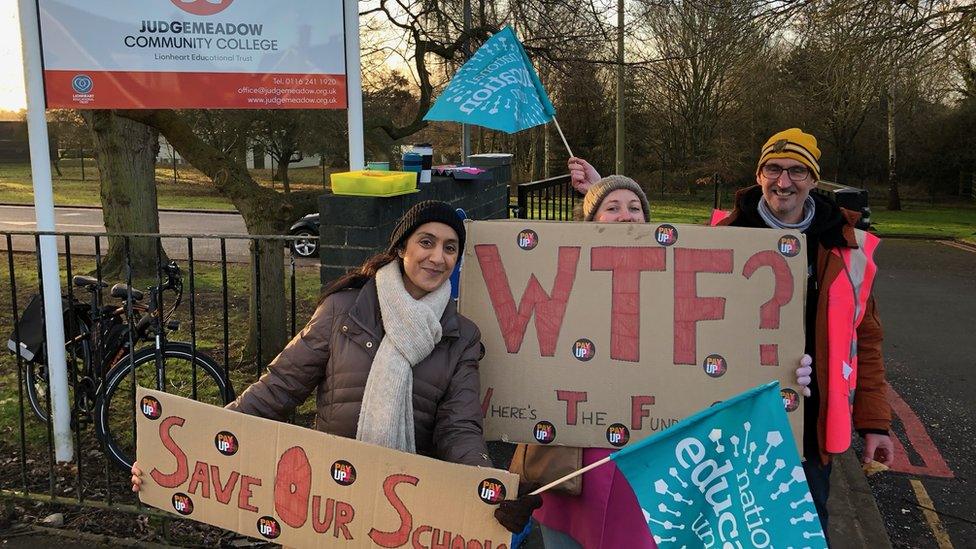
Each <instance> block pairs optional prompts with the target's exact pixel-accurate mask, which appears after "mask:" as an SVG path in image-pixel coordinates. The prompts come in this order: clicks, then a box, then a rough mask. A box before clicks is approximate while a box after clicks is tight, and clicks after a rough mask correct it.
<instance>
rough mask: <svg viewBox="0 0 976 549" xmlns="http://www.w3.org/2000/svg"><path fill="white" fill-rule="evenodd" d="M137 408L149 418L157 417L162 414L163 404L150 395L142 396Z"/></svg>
mask: <svg viewBox="0 0 976 549" xmlns="http://www.w3.org/2000/svg"><path fill="white" fill-rule="evenodd" d="M139 409H140V410H142V415H144V416H146V417H147V418H149V419H159V416H161V415H163V405H162V404H160V403H159V401H158V400H156V399H155V398H153V397H151V396H144V397H142V402H141V403H139Z"/></svg>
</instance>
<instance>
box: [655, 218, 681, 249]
mask: <svg viewBox="0 0 976 549" xmlns="http://www.w3.org/2000/svg"><path fill="white" fill-rule="evenodd" d="M654 240H656V241H657V243H658V244H660V245H662V246H670V245H672V244H674V243H675V242H677V241H678V229H676V228H675V227H674V225H668V224H667V223H665V224H664V225H658V227H657V229H655V230H654Z"/></svg>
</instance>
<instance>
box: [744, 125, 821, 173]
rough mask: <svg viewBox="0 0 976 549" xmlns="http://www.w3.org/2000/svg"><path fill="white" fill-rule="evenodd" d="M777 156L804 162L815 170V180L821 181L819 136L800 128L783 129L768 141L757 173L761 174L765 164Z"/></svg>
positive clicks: (811, 169) (763, 148) (812, 170)
mask: <svg viewBox="0 0 976 549" xmlns="http://www.w3.org/2000/svg"><path fill="white" fill-rule="evenodd" d="M775 158H789V159H791V160H796V161H797V162H802V163H803V164H804V165H805V166H806V167H807V168H810V171H811V172H813V180H814V181H820V163H819V162H818V160H820V148H818V147H817V138H816V137H814V136H812V135H810V134H808V133H803V130H801V129H800V128H790V129H788V130H783V131H781V132H779V133H777V134H775V135H773V136H772V137H770V138H769V140H768V141H766V144H765V145H763V147H762V152H761V153H760V155H759V164H757V165H756V174H759V170H760V169H762V166H763V164H765V163H766V162H768V161H770V160H773V159H775Z"/></svg>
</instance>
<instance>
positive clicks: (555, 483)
mask: <svg viewBox="0 0 976 549" xmlns="http://www.w3.org/2000/svg"><path fill="white" fill-rule="evenodd" d="M553 120H555V118H553ZM556 127H559V126H558V124H557V126H556ZM560 133H562V132H560ZM564 141H565V139H564ZM567 148H569V147H567ZM570 154H572V151H570ZM611 459H613V458H611V457H610V456H607V457H605V458H603V459H601V460H600V461H595V462H593V463H591V464H589V465H587V466H586V467H583V468H582V469H580V470H579V471H573V472H572V473H570V474H568V475H566V476H564V477H562V478H557V479H556V480H554V481H552V482H550V483H549V484H546V485H545V486H543V487H542V488H539V489H537V490H535V491H534V492H532V493H531V494H529V495H530V496H536V495H539V494H541V493H542V492H545V491H546V490H548V489H550V488H552V487H553V486H558V485H560V484H562V483H564V482H566V481H567V480H570V479H573V478H576V477H578V476H580V475H582V474H583V473H585V472H587V471H589V470H591V469H596V468H597V467H599V466H601V465H603V464H604V463H607V462H609V461H610V460H611Z"/></svg>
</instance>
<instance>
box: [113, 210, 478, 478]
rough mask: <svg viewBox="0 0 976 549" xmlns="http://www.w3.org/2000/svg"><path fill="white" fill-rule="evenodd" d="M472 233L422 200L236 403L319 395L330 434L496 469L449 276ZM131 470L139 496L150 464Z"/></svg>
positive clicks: (338, 284) (269, 414) (289, 401)
mask: <svg viewBox="0 0 976 549" xmlns="http://www.w3.org/2000/svg"><path fill="white" fill-rule="evenodd" d="M464 239H465V231H464V225H463V223H462V222H461V219H460V218H459V217H458V216H457V214H456V213H455V211H454V209H453V208H452V207H451V206H450V205H448V204H446V203H444V202H436V201H425V202H421V203H419V204H417V205H415V206H414V207H413V208H411V209H410V210H409V211H407V213H406V214H404V216H403V217H402V218H401V219H400V221H399V222H398V223H397V225H396V227H395V228H394V230H393V233H392V234H391V235H390V246H389V248H388V249H387V250H386V251H385V252H383V253H381V254H379V255H377V256H374V257H372V258H370V259H369V260H367V261H366V262H365V263H364V264H363V265H362V266H361V267H360V268H359V269H357V270H355V271H352V272H350V273H348V274H346V275H345V276H343V277H341V278H339V279H338V280H336V281H335V282H334V283H333V284H332V285H331V286H329V288H328V289H327V290H326V291H325V293H324V295H323V298H322V299H321V301H320V302H319V305H318V308H317V309H316V310H315V313H314V314H313V315H312V318H311V320H309V322H308V324H307V325H306V326H305V328H304V329H303V330H302V331H301V332H300V333H299V334H298V335H296V336H295V337H294V338H293V339H292V340H291V342H289V343H288V345H287V346H286V347H285V349H284V350H283V351H281V353H280V354H279V355H278V356H277V357H276V358H275V359H274V360H273V361H272V362H271V364H270V365H269V367H268V371H267V373H265V374H264V375H263V376H261V379H259V380H258V381H256V382H255V383H254V384H252V385H251V386H250V387H248V388H247V389H246V390H245V391H244V392H243V393H242V394H241V396H240V397H238V398H237V400H236V401H234V402H232V403H230V404H228V405H227V408H228V409H231V410H238V411H241V412H244V413H246V414H251V415H256V416H261V417H265V418H269V419H276V420H284V419H285V418H286V417H287V416H288V414H289V413H291V411H292V410H294V409H295V408H296V407H297V406H299V405H301V404H302V403H303V402H304V401H305V399H306V398H308V396H309V395H310V394H311V393H312V392H313V391H315V396H316V402H317V413H316V418H315V420H316V421H315V427H316V428H317V429H318V430H320V431H324V432H326V433H330V434H333V435H340V436H344V437H348V438H355V439H357V440H361V441H364V442H369V443H372V444H379V445H382V446H386V447H388V448H394V449H397V450H401V451H404V452H411V453H417V454H421V455H425V456H430V457H434V458H437V459H441V460H444V461H450V462H454V463H462V464H465V465H479V466H487V467H490V466H491V465H492V463H491V460H490V459H489V458H488V451H487V449H486V446H485V440H484V433H483V429H482V414H481V403H480V401H479V395H480V387H479V381H478V361H479V360H480V358H481V355H482V354H483V350H482V349H483V347H482V345H481V333H480V332H479V331H478V328H477V326H475V325H474V323H473V322H471V321H470V320H468V319H467V318H465V317H463V316H461V315H460V314H458V312H457V308H456V307H455V304H454V301H453V300H452V299H451V288H450V282H449V281H448V279H449V277H450V276H451V272H452V271H453V270H454V266H455V264H456V263H457V261H458V258H459V257H460V255H461V252H462V250H463V249H464ZM132 473H133V477H132V484H133V490H136V491H137V490H138V489H139V485H140V484H141V479H140V475H141V471H140V470H139V469H138V467H137V466H135V467H133V471H132Z"/></svg>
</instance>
